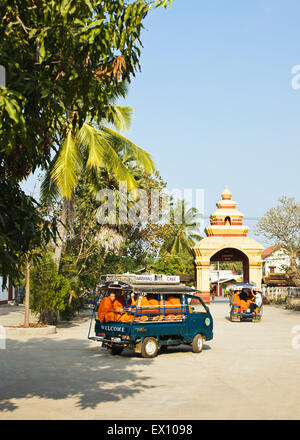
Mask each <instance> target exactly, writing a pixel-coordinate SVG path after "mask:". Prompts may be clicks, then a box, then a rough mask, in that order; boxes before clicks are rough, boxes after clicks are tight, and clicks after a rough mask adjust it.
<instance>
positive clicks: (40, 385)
mask: <svg viewBox="0 0 300 440" xmlns="http://www.w3.org/2000/svg"><path fill="white" fill-rule="evenodd" d="M6 347H7V348H6V350H0V374H1V381H0V411H13V410H15V409H16V408H18V406H19V405H18V404H17V403H16V400H17V399H24V398H30V397H38V398H41V399H55V400H62V399H66V398H71V397H75V398H77V403H76V406H77V407H79V408H80V409H85V408H95V407H96V406H97V405H99V404H101V403H103V402H109V401H110V402H116V401H119V400H121V399H124V398H126V397H130V396H134V395H136V394H138V393H140V392H142V391H143V390H145V389H149V388H154V386H152V385H151V386H150V385H147V380H148V379H150V377H149V376H146V375H145V374H144V373H143V371H142V368H141V367H142V366H144V365H143V364H144V363H145V362H146V363H147V365H149V364H150V363H151V362H152V360H151V359H142V358H139V357H137V356H136V354H135V353H134V352H133V351H129V350H124V352H123V353H122V355H121V356H112V355H111V354H110V353H109V352H108V351H107V350H106V349H103V348H100V347H99V344H97V343H91V342H89V341H87V340H81V339H63V340H57V339H55V338H34V339H31V340H26V341H17V340H15V339H7V340H6ZM139 366H140V368H139Z"/></svg>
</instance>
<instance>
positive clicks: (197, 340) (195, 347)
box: [192, 333, 203, 353]
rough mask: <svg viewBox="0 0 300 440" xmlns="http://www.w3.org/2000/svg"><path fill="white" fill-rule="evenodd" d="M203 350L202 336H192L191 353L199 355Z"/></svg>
mask: <svg viewBox="0 0 300 440" xmlns="http://www.w3.org/2000/svg"><path fill="white" fill-rule="evenodd" d="M202 348H203V336H202V335H200V333H198V334H197V335H196V336H194V339H193V342H192V351H193V353H200V352H201V351H202Z"/></svg>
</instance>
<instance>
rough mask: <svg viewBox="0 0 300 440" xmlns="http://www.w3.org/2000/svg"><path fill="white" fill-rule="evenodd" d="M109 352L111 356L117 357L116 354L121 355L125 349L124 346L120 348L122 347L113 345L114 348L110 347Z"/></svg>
mask: <svg viewBox="0 0 300 440" xmlns="http://www.w3.org/2000/svg"><path fill="white" fill-rule="evenodd" d="M109 350H110V352H111V354H113V355H116V354H121V353H122V351H123V350H124V348H123V347H122V346H121V347H120V345H113V346H112V347H110V349H109Z"/></svg>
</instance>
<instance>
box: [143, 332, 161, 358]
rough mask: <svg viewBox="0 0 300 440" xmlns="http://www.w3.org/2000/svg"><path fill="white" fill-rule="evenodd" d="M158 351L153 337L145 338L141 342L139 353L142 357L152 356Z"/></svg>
mask: <svg viewBox="0 0 300 440" xmlns="http://www.w3.org/2000/svg"><path fill="white" fill-rule="evenodd" d="M157 352H158V345H157V341H156V339H155V338H151V337H149V338H145V339H144V341H143V343H142V350H141V354H142V356H143V357H144V358H154V357H155V356H156V355H157Z"/></svg>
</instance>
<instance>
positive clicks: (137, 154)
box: [101, 126, 155, 175]
mask: <svg viewBox="0 0 300 440" xmlns="http://www.w3.org/2000/svg"><path fill="white" fill-rule="evenodd" d="M101 128H102V130H103V131H104V132H105V133H107V134H109V135H110V137H111V142H112V143H113V140H114V139H117V140H118V141H119V142H122V145H123V148H124V151H127V152H129V153H130V154H131V155H132V157H133V159H134V160H135V161H136V163H137V164H138V165H139V166H141V167H142V168H143V169H144V170H145V172H146V173H148V174H150V175H151V174H153V173H154V171H155V165H154V162H153V160H152V157H151V155H150V154H149V153H147V152H146V151H144V150H143V149H142V148H140V147H138V146H137V145H135V144H134V143H133V142H131V141H130V140H129V139H127V138H126V137H124V136H122V135H121V134H120V133H118V132H116V131H114V130H112V129H111V128H108V127H103V126H102V127H101Z"/></svg>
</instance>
